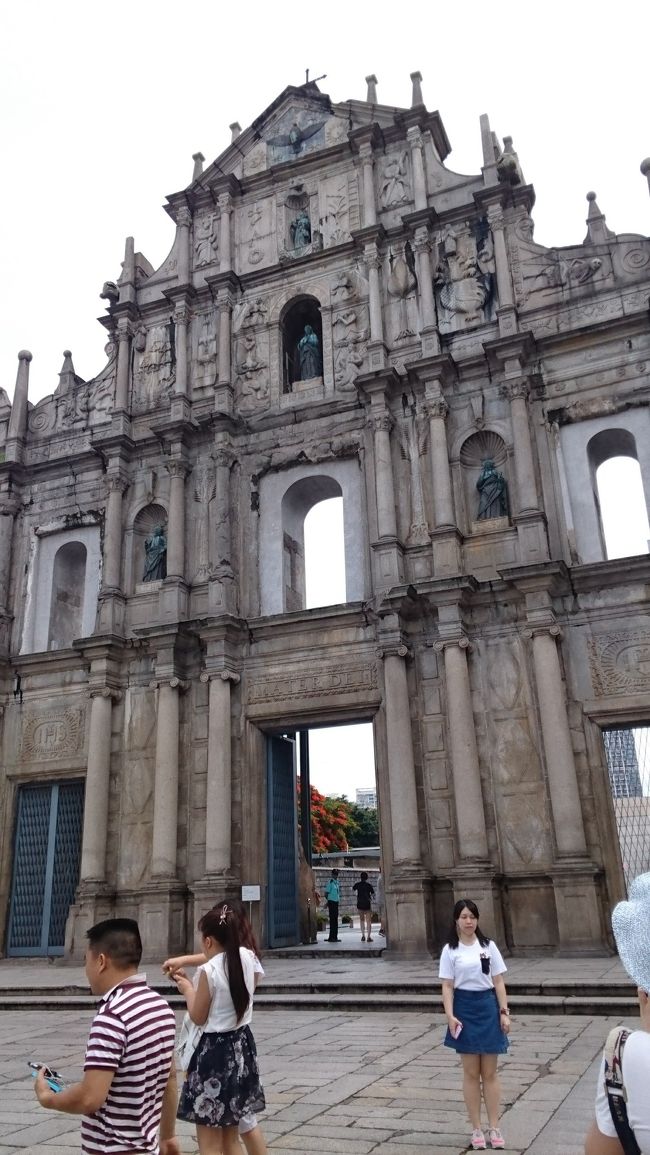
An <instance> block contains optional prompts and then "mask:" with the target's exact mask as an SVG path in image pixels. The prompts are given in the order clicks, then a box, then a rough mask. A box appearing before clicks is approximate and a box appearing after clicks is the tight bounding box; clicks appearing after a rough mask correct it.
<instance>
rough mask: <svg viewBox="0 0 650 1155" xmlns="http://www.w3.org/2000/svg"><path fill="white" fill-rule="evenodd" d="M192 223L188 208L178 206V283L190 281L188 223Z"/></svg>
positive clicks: (185, 283)
mask: <svg viewBox="0 0 650 1155" xmlns="http://www.w3.org/2000/svg"><path fill="white" fill-rule="evenodd" d="M191 223H192V214H191V213H190V210H189V209H188V208H180V209H179V210H178V213H177V214H176V227H177V229H178V247H177V252H178V283H179V285H189V283H190V225H191Z"/></svg>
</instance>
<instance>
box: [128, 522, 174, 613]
mask: <svg viewBox="0 0 650 1155" xmlns="http://www.w3.org/2000/svg"><path fill="white" fill-rule="evenodd" d="M157 526H162V528H163V532H164V533H165V535H166V534H167V510H166V509H165V508H164V506H162V505H158V504H157V503H155V502H152V503H151V504H150V505H145V506H144V507H143V508H142V509H140V510H138V512H137V513H136V515H135V517H134V518H133V522H132V524H131V526H130V528H129V530H128V531H127V541H126V565H127V573H129V574H130V579H131V580H130V589H131V591H132V592H133V591H136V590H138V591H139V590H140V589H141V588H144V589H145V590H146V587H147V585H153V583H152V582H146V583H144V586H143V577H144V568H145V557H146V555H145V548H144V543H145V541H146V540H147V538H148V537H151V535H152V534H153V532H154V530H155V529H156V528H157Z"/></svg>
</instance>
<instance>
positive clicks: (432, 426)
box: [426, 397, 456, 529]
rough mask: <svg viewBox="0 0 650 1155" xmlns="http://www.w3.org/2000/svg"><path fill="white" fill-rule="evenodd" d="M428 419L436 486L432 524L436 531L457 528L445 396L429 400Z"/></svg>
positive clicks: (433, 480)
mask: <svg viewBox="0 0 650 1155" xmlns="http://www.w3.org/2000/svg"><path fill="white" fill-rule="evenodd" d="M426 410H427V416H428V418H429V439H430V444H431V480H432V484H433V521H434V525H435V527H436V529H441V528H442V527H443V526H445V527H447V526H452V527H453V528H454V529H455V527H456V517H455V514H454V497H453V492H452V487H451V471H450V469H449V450H448V449H447V428H446V421H447V417H448V415H449V406H448V405H447V402H446V401H445V399H444V398H443V397H430V398H427V400H426Z"/></svg>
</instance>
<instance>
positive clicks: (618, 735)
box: [603, 725, 650, 889]
mask: <svg viewBox="0 0 650 1155" xmlns="http://www.w3.org/2000/svg"><path fill="white" fill-rule="evenodd" d="M603 742H604V745H605V754H606V757H607V769H608V772H609V786H610V790H611V793H612V802H613V806H614V815H615V818H616V828H617V831H618V841H619V847H620V852H621V861H622V864H623V874H624V875H625V883H626V886H627V887H628V889H629V886H630V883H631V882H632V880H633V879H634V878H636V876H637V875H638V874H645V873H646V871H648V870H650V725H639V726H626V727H616V728H613V729H611V730H604V731H603Z"/></svg>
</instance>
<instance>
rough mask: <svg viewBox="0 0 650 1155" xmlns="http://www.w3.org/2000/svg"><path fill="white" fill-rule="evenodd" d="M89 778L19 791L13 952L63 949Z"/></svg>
mask: <svg viewBox="0 0 650 1155" xmlns="http://www.w3.org/2000/svg"><path fill="white" fill-rule="evenodd" d="M83 801H84V786H83V782H66V783H61V784H55V785H49V784H48V785H42V786H21V787H20V789H19V791H18V811H17V819H16V841H15V848H14V866H13V881H12V889H11V906H10V910H9V931H8V937H7V954H8V955H27V956H31V955H60V954H63V951H64V945H65V924H66V919H67V917H68V911H69V909H70V906H71V905H72V903H73V901H74V892H75V890H76V887H77V883H78V881H79V858H80V852H81V833H82V829H83Z"/></svg>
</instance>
